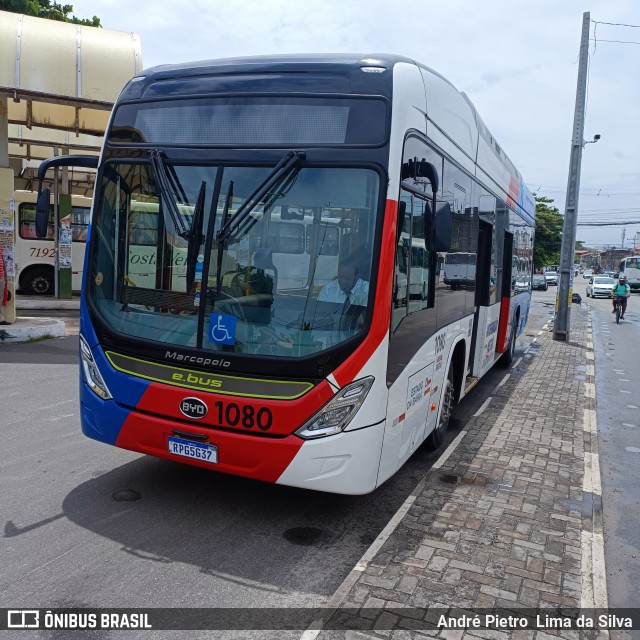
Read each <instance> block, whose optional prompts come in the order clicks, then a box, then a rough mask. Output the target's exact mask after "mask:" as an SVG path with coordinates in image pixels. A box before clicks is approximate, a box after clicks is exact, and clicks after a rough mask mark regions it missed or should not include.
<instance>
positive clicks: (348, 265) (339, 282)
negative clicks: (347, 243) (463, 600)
mask: <svg viewBox="0 0 640 640" xmlns="http://www.w3.org/2000/svg"><path fill="white" fill-rule="evenodd" d="M368 297H369V283H368V282H367V281H366V280H363V279H362V278H360V277H359V268H358V263H357V261H356V259H355V258H354V257H353V256H348V257H346V258H343V259H342V260H340V264H339V265H338V277H337V278H335V279H334V280H331V281H329V282H327V284H325V285H324V287H322V289H320V293H319V294H318V300H319V301H320V302H337V303H346V302H347V301H348V302H349V306H351V305H358V306H361V307H365V306H366V305H367V298H368Z"/></svg>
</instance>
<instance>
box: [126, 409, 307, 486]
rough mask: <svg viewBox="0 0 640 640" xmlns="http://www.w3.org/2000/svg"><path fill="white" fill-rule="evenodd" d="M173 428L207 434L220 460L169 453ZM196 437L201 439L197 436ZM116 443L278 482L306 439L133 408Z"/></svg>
mask: <svg viewBox="0 0 640 640" xmlns="http://www.w3.org/2000/svg"><path fill="white" fill-rule="evenodd" d="M174 429H175V430H177V431H178V432H179V434H178V436H177V437H180V438H184V435H181V434H188V433H192V434H195V435H200V436H208V439H207V440H206V441H204V443H205V444H213V445H215V446H216V447H217V448H218V452H217V453H218V462H217V463H216V464H212V463H210V462H204V461H201V460H196V459H193V458H186V457H184V456H178V455H174V454H171V453H169V450H168V440H167V439H168V437H169V436H171V435H173V431H174ZM184 439H186V438H184ZM194 441H195V442H202V441H201V440H195V439H194ZM115 444H116V446H117V447H121V448H122V449H129V450H131V451H137V452H139V453H145V454H147V455H151V456H155V457H157V458H164V459H166V460H173V461H174V462H183V463H185V464H189V465H193V466H195V467H203V468H205V469H210V470H212V471H220V472H223V473H230V474H233V475H237V476H243V477H245V478H252V479H254V480H263V481H265V482H276V481H277V480H278V478H279V477H280V476H281V475H282V473H283V472H284V470H285V469H286V468H287V467H288V466H289V464H290V463H291V461H292V460H293V459H294V458H295V456H296V453H298V450H299V449H300V447H301V446H302V445H303V441H302V440H301V439H300V438H297V437H296V436H288V437H286V438H265V437H256V436H251V435H247V434H244V433H231V432H228V431H213V430H211V429H207V428H203V427H199V426H197V425H195V424H193V425H192V424H176V423H175V422H174V421H173V420H165V419H163V418H158V417H157V416H149V415H146V414H142V413H137V412H135V411H132V412H131V413H130V414H129V417H128V418H127V419H126V420H125V422H124V424H123V425H122V429H121V430H120V434H119V435H118V439H117V440H116V443H115Z"/></svg>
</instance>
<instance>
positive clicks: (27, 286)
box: [20, 267, 54, 296]
mask: <svg viewBox="0 0 640 640" xmlns="http://www.w3.org/2000/svg"><path fill="white" fill-rule="evenodd" d="M20 288H21V289H24V290H25V291H26V292H28V293H33V294H36V295H39V296H46V295H51V294H53V289H54V283H53V270H52V269H46V268H44V267H36V268H35V269H29V270H28V271H27V272H26V273H24V274H23V275H22V277H21V278H20Z"/></svg>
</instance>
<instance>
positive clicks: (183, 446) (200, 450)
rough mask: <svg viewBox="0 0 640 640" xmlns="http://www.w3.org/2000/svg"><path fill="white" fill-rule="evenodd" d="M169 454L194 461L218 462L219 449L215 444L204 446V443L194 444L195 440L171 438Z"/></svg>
mask: <svg viewBox="0 0 640 640" xmlns="http://www.w3.org/2000/svg"><path fill="white" fill-rule="evenodd" d="M168 444H169V453H173V454H174V455H176V456H182V457H183V458H192V459H193V460H202V461H203V462H211V463H212V464H216V463H217V462H218V447H216V446H215V445H214V444H203V443H202V442H194V441H193V440H183V439H182V438H174V437H173V436H169V443H168Z"/></svg>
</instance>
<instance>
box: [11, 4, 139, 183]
mask: <svg viewBox="0 0 640 640" xmlns="http://www.w3.org/2000/svg"><path fill="white" fill-rule="evenodd" d="M141 70H142V51H141V46H140V38H139V36H138V35H137V34H135V33H126V32H123V31H111V30H108V29H98V28H95V27H85V26H80V25H75V24H70V23H66V22H58V21H55V20H44V19H42V18H33V17H31V16H26V15H21V14H17V13H8V12H6V11H0V98H2V97H6V98H8V100H7V107H8V120H9V132H8V142H9V158H10V159H22V160H25V161H28V160H43V159H45V158H49V157H51V156H52V155H54V147H57V148H58V154H60V153H62V149H67V150H68V151H66V153H70V154H73V153H84V154H86V153H96V154H97V153H99V151H100V147H101V145H102V137H103V136H104V132H105V129H106V127H107V123H108V119H109V115H110V112H111V108H112V106H113V103H114V102H115V99H116V98H117V96H118V94H119V93H120V91H121V90H122V88H123V87H124V85H125V84H126V83H127V82H128V81H129V80H130V79H131V78H132V77H133V76H135V75H136V74H138V73H139V72H140V71H141ZM0 135H2V132H0ZM22 164H23V172H24V171H26V172H28V169H29V167H28V166H27V163H26V162H25V163H22ZM12 165H13V166H15V162H12ZM83 173H86V169H85V170H84V172H83ZM21 175H22V172H21V174H20V176H21ZM20 176H18V177H20ZM16 187H18V188H20V187H19V186H18V184H16Z"/></svg>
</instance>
